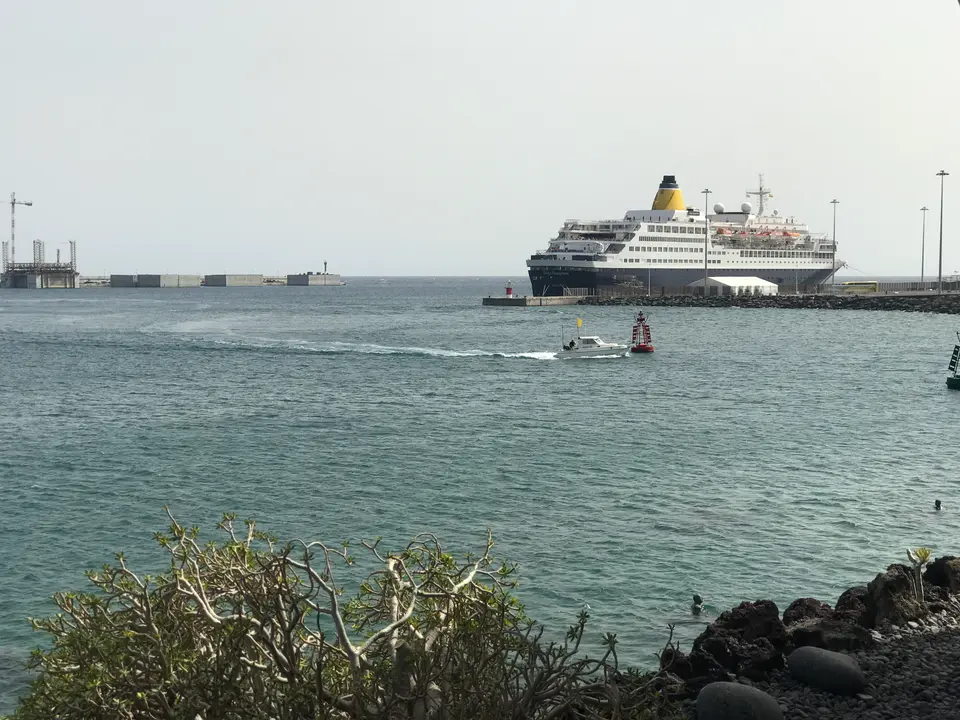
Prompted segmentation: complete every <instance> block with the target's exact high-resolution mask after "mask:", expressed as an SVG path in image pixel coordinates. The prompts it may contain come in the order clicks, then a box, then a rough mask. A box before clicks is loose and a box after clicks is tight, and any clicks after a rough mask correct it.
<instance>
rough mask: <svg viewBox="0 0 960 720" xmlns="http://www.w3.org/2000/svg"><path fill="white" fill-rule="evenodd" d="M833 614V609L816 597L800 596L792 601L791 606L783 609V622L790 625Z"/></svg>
mask: <svg viewBox="0 0 960 720" xmlns="http://www.w3.org/2000/svg"><path fill="white" fill-rule="evenodd" d="M832 614H833V610H832V609H831V607H830V606H829V605H827V604H826V603H823V602H820V601H819V600H815V599H814V598H800V599H799V600H794V601H793V602H792V603H790V605H789V607H787V609H786V610H784V611H783V624H784V625H786V626H788V627H789V626H790V625H793V624H794V623H798V622H801V621H803V620H813V619H816V618H822V617H829V616H830V615H832Z"/></svg>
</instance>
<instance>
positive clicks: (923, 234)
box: [920, 205, 930, 290]
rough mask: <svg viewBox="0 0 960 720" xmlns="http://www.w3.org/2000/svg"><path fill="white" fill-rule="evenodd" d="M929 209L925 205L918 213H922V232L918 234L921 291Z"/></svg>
mask: <svg viewBox="0 0 960 720" xmlns="http://www.w3.org/2000/svg"><path fill="white" fill-rule="evenodd" d="M929 209H930V208H928V207H927V206H926V205H924V206H923V207H922V208H920V212H922V213H923V230H922V231H921V234H920V289H921V290H923V278H924V275H923V267H924V266H923V261H924V258H925V253H926V250H925V248H926V245H927V210H929Z"/></svg>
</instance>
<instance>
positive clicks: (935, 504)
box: [933, 500, 940, 510]
mask: <svg viewBox="0 0 960 720" xmlns="http://www.w3.org/2000/svg"><path fill="white" fill-rule="evenodd" d="M933 507H934V508H935V509H937V510H939V509H940V501H939V500H937V501H936V502H935V503H934V504H933Z"/></svg>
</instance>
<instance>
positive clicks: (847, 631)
mask: <svg viewBox="0 0 960 720" xmlns="http://www.w3.org/2000/svg"><path fill="white" fill-rule="evenodd" d="M788 631H789V633H790V644H791V645H793V647H795V648H799V647H806V646H813V647H818V648H824V649H826V650H859V649H860V648H864V647H868V646H869V645H872V644H873V642H874V640H873V637H872V636H871V635H870V631H869V630H867V629H866V628H865V627H863V626H862V625H860V624H858V623H857V622H856V620H851V619H848V618H845V617H843V616H842V615H839V616H838V615H834V616H831V617H821V618H813V619H811V620H804V621H802V622H799V623H795V624H793V625H791V626H790V627H789V628H788Z"/></svg>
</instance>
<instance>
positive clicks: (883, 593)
mask: <svg viewBox="0 0 960 720" xmlns="http://www.w3.org/2000/svg"><path fill="white" fill-rule="evenodd" d="M912 575H913V572H912V570H911V569H910V568H908V567H907V566H906V565H891V566H890V567H889V568H887V571H886V572H885V573H880V574H879V575H877V576H876V577H875V578H874V579H873V580H871V581H870V583H869V584H868V585H867V592H866V594H865V595H864V596H863V598H862V600H863V604H864V605H865V606H866V610H865V612H864V614H863V615H862V616H861V618H860V622H861V624H863V625H864V626H865V627H868V628H873V627H877V626H879V625H885V624H892V625H903V624H904V623H906V622H908V621H910V620H916V619H917V618H918V617H920V616H921V615H923V612H924V608H923V607H922V606H921V605H920V603H919V602H917V599H916V597H915V596H914V589H913V578H912V577H911V576H912Z"/></svg>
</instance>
